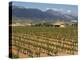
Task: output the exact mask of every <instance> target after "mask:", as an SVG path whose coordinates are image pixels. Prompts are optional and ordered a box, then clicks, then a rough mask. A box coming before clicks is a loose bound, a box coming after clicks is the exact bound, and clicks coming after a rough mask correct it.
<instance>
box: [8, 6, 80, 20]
mask: <svg viewBox="0 0 80 60" xmlns="http://www.w3.org/2000/svg"><path fill="white" fill-rule="evenodd" d="M9 8H10V9H11V8H12V17H16V18H18V19H25V20H26V19H31V20H64V21H70V20H78V16H76V15H72V14H69V13H63V12H60V11H55V10H52V9H48V10H46V11H42V10H40V9H34V8H24V7H19V6H12V5H10V6H9Z"/></svg>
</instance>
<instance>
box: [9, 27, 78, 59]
mask: <svg viewBox="0 0 80 60" xmlns="http://www.w3.org/2000/svg"><path fill="white" fill-rule="evenodd" d="M77 33H78V30H77V28H76V27H66V28H54V27H12V37H10V38H12V43H11V44H12V45H11V47H12V49H11V50H12V52H11V53H12V58H25V57H46V56H64V55H75V54H77V53H78V34H77Z"/></svg>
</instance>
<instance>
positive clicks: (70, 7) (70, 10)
mask: <svg viewBox="0 0 80 60" xmlns="http://www.w3.org/2000/svg"><path fill="white" fill-rule="evenodd" d="M13 5H15V6H21V7H25V8H38V9H41V10H43V11H45V10H48V9H53V10H57V11H63V12H67V13H73V14H76V15H77V13H78V6H77V5H63V4H49V3H48V4H47V3H44V4H43V3H31V2H15V1H14V2H13Z"/></svg>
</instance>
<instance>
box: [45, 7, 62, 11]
mask: <svg viewBox="0 0 80 60" xmlns="http://www.w3.org/2000/svg"><path fill="white" fill-rule="evenodd" d="M49 9H52V10H54V11H63V9H62V8H59V9H58V8H46V10H49Z"/></svg>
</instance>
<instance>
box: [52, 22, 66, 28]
mask: <svg viewBox="0 0 80 60" xmlns="http://www.w3.org/2000/svg"><path fill="white" fill-rule="evenodd" d="M53 26H54V27H61V28H64V27H66V25H65V22H62V21H57V22H55V23H53Z"/></svg>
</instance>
